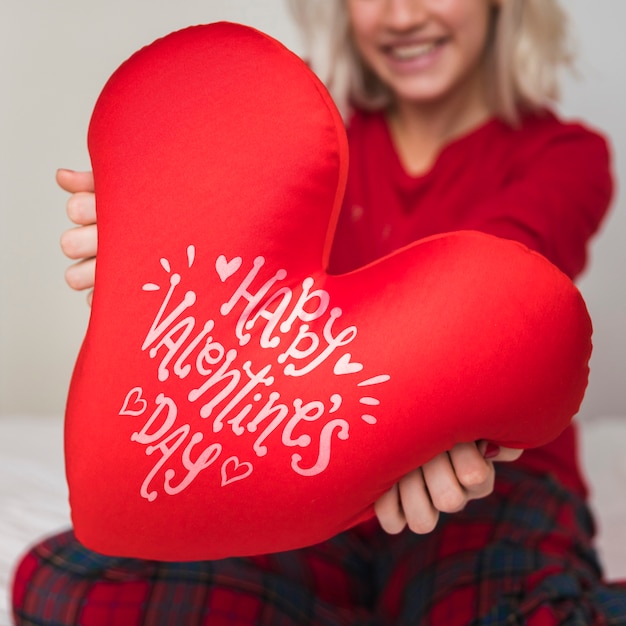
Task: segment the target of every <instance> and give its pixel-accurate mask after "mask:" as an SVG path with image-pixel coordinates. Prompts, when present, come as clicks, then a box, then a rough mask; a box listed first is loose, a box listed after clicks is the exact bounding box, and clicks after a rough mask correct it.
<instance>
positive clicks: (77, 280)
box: [65, 259, 96, 304]
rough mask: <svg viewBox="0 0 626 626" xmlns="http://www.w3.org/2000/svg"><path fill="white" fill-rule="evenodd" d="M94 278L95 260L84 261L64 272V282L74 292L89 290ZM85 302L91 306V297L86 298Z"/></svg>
mask: <svg viewBox="0 0 626 626" xmlns="http://www.w3.org/2000/svg"><path fill="white" fill-rule="evenodd" d="M95 276H96V260H95V259H85V260H84V261H81V262H80V263H75V264H74V265H71V266H70V267H68V268H67V269H66V270H65V282H66V283H67V284H68V285H69V286H70V287H71V288H72V289H76V291H81V290H83V289H91V288H92V287H93V284H94V280H95ZM87 302H88V303H89V304H91V297H90V296H89V295H88V296H87Z"/></svg>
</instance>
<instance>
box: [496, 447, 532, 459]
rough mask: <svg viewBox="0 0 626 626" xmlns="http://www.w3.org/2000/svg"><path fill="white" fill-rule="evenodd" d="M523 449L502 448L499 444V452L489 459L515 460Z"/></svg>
mask: <svg viewBox="0 0 626 626" xmlns="http://www.w3.org/2000/svg"><path fill="white" fill-rule="evenodd" d="M522 452H524V451H523V450H520V449H519V448H504V447H502V446H500V452H498V454H497V456H494V457H493V458H492V459H491V460H492V461H498V462H505V463H510V462H511V461H517V459H519V458H520V456H522Z"/></svg>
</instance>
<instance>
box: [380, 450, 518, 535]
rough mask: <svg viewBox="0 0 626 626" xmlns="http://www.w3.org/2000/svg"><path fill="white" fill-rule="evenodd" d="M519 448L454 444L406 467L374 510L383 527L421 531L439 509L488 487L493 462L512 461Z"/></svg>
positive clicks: (455, 507) (456, 506) (456, 507)
mask: <svg viewBox="0 0 626 626" xmlns="http://www.w3.org/2000/svg"><path fill="white" fill-rule="evenodd" d="M521 454H522V450H515V449H513V448H502V447H500V448H498V446H493V445H490V444H488V443H487V442H486V441H480V442H478V443H476V442H472V443H459V444H457V445H456V446H454V448H452V450H450V451H448V452H444V453H443V454H439V455H437V456H436V457H435V458H434V459H432V460H430V461H428V463H425V464H424V465H422V466H421V467H418V468H417V469H416V470H414V471H412V472H410V473H409V474H407V475H406V476H404V478H402V479H401V480H400V482H398V483H396V484H395V485H394V486H393V487H392V488H391V489H390V490H389V491H388V492H387V493H385V494H384V495H382V496H381V497H380V498H379V499H378V501H377V502H376V504H375V505H374V510H375V511H376V516H377V517H378V521H379V522H380V525H381V526H382V527H383V529H384V530H385V531H386V532H388V533H390V534H396V533H399V532H401V531H402V530H403V529H404V528H405V526H407V525H408V527H409V528H410V529H411V530H412V531H413V532H415V533H419V534H426V533H429V532H432V531H433V530H434V529H435V527H436V526H437V520H438V519H439V513H440V512H441V513H456V512H458V511H460V510H462V509H463V508H464V507H465V505H466V504H467V503H468V502H469V501H470V500H475V499H477V498H484V497H485V496H488V495H489V494H490V493H491V492H492V491H493V485H494V480H495V469H494V465H493V463H494V461H515V460H516V459H518V458H519V457H520V456H521Z"/></svg>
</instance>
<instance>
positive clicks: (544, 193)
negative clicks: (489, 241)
mask: <svg viewBox="0 0 626 626" xmlns="http://www.w3.org/2000/svg"><path fill="white" fill-rule="evenodd" d="M537 145H538V146H539V147H537V148H535V149H533V150H532V153H531V154H528V155H521V156H523V157H524V158H523V159H521V160H520V163H522V164H523V165H521V166H520V168H517V169H516V171H515V173H514V174H513V175H512V176H511V177H510V180H508V181H507V182H506V184H505V185H504V186H503V187H502V188H501V189H499V190H498V192H497V193H496V194H495V195H493V196H492V197H491V198H490V199H489V200H488V201H486V203H485V204H484V205H483V206H482V207H481V208H480V210H477V211H475V212H473V214H472V216H471V217H469V218H468V222H467V223H466V224H464V227H466V228H472V229H475V230H481V231H483V232H487V233H490V234H493V235H496V236H499V237H503V238H506V239H513V240H516V241H519V242H521V243H523V244H525V245H526V246H528V247H529V248H532V249H533V250H536V251H538V252H540V253H541V254H543V255H544V256H545V257H546V258H548V259H549V260H550V261H551V262H552V263H554V264H555V265H556V266H557V267H559V268H560V269H561V270H562V271H563V272H565V273H566V274H567V275H568V276H570V277H571V278H575V277H576V276H577V275H579V274H580V273H581V271H582V270H583V268H584V266H585V262H586V258H587V244H588V242H589V240H590V238H591V237H592V235H593V234H594V233H595V232H596V231H597V230H598V228H599V225H600V223H601V221H602V219H603V217H604V216H605V214H606V212H607V210H608V207H609V204H610V201H611V197H612V194H613V178H612V174H611V158H610V153H609V148H608V145H607V142H606V141H605V139H604V138H603V137H602V136H600V135H598V134H595V133H593V132H591V131H589V130H587V129H585V128H584V127H582V126H580V125H576V124H571V125H567V126H562V127H561V129H560V131H559V132H558V133H554V134H553V135H551V136H550V137H549V138H548V140H547V141H546V140H545V138H544V139H543V141H541V142H538V143H537Z"/></svg>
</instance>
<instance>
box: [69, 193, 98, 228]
mask: <svg viewBox="0 0 626 626" xmlns="http://www.w3.org/2000/svg"><path fill="white" fill-rule="evenodd" d="M66 211H67V216H68V217H69V218H70V219H71V220H72V222H74V223H75V224H80V225H81V226H86V225H89V224H95V223H96V195H95V194H94V193H92V192H90V191H77V192H76V193H73V194H72V195H71V196H70V197H69V199H68V201H67V204H66Z"/></svg>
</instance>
